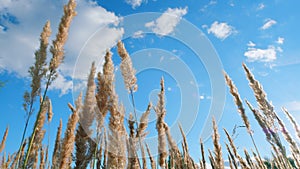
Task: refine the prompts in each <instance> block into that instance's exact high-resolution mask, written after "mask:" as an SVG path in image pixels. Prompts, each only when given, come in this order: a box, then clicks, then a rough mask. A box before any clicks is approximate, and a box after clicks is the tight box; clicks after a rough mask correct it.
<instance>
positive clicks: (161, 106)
mask: <svg viewBox="0 0 300 169" xmlns="http://www.w3.org/2000/svg"><path fill="white" fill-rule="evenodd" d="M160 86H161V90H160V93H159V94H158V103H157V105H156V107H155V108H154V110H155V112H156V117H157V119H156V130H157V132H158V153H159V165H160V167H162V168H165V167H166V166H165V160H166V158H167V150H166V135H165V128H164V125H165V124H164V123H165V122H164V118H165V116H166V109H165V87H164V79H163V78H161V80H160Z"/></svg>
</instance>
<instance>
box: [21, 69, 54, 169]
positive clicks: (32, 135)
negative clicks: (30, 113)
mask: <svg viewBox="0 0 300 169" xmlns="http://www.w3.org/2000/svg"><path fill="white" fill-rule="evenodd" d="M53 73H54V72H50V74H49V77H48V80H47V83H46V89H45V91H44V94H43V99H42V102H41V104H40V109H39V112H38V115H37V118H36V120H35V123H34V128H33V132H32V134H31V137H30V141H29V145H28V149H27V152H26V157H25V161H24V165H23V169H26V165H27V162H28V158H29V154H30V151H31V148H32V144H33V140H34V137H35V134H36V128H37V125H38V121H39V119H40V116H41V113H42V109H43V104H44V101H45V98H46V94H47V91H48V87H49V86H50V81H51V77H52V75H54V74H53Z"/></svg>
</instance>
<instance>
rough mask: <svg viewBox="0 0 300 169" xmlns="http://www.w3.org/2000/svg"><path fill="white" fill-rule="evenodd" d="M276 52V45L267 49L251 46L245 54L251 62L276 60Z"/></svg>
mask: <svg viewBox="0 0 300 169" xmlns="http://www.w3.org/2000/svg"><path fill="white" fill-rule="evenodd" d="M276 53H277V52H276V48H275V47H274V46H269V47H268V48H267V49H259V48H254V47H250V48H248V51H246V52H245V53H244V55H245V56H246V57H247V59H248V61H249V62H254V61H259V62H272V61H274V60H276Z"/></svg>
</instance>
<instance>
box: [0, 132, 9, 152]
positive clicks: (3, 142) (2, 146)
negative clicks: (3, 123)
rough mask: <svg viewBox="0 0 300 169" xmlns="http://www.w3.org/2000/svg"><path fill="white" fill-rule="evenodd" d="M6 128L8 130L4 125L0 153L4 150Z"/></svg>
mask: <svg viewBox="0 0 300 169" xmlns="http://www.w3.org/2000/svg"><path fill="white" fill-rule="evenodd" d="M8 130H9V127H6V129H5V132H4V135H3V138H2V141H1V143H0V153H1V152H2V151H3V150H4V147H5V142H6V138H7V135H8Z"/></svg>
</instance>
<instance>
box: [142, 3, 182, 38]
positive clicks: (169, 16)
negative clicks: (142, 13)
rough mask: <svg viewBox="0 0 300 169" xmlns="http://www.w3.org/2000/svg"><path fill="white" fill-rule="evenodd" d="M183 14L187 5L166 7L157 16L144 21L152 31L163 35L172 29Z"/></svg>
mask: <svg viewBox="0 0 300 169" xmlns="http://www.w3.org/2000/svg"><path fill="white" fill-rule="evenodd" d="M185 14H187V7H185V8H168V9H167V10H166V11H165V12H164V13H163V14H162V15H161V16H160V17H159V18H157V19H156V20H155V21H152V22H148V23H146V24H145V26H146V27H147V28H150V29H151V30H152V31H153V32H154V33H156V34H159V35H162V36H165V35H168V34H170V33H172V32H173V31H174V29H175V27H176V26H177V24H178V23H179V22H180V20H181V19H182V17H183V16H184V15H185Z"/></svg>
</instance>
